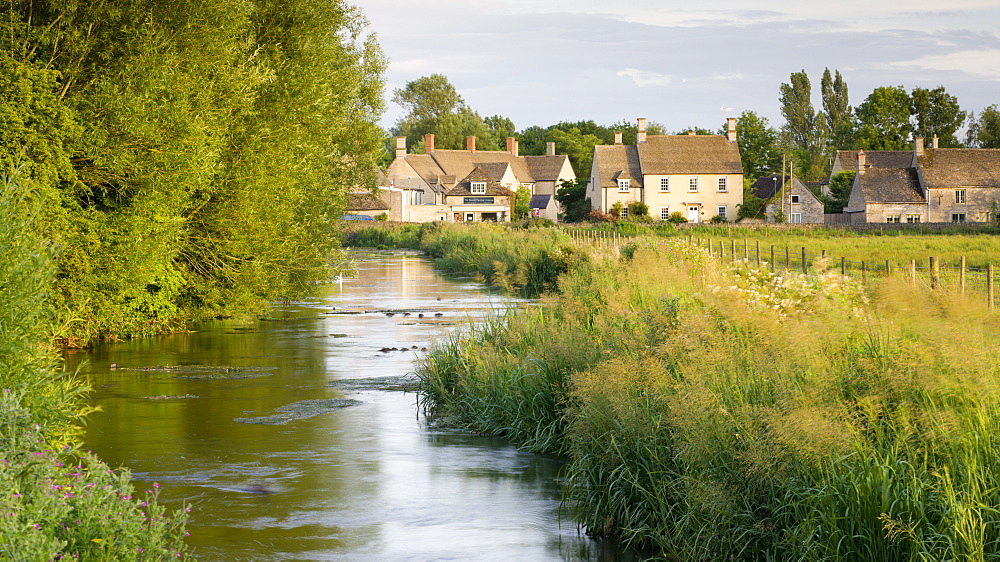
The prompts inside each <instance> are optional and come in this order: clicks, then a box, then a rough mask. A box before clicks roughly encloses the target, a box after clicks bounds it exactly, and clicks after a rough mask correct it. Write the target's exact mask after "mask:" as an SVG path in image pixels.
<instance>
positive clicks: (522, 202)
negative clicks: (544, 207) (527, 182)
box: [512, 188, 531, 220]
mask: <svg viewBox="0 0 1000 562" xmlns="http://www.w3.org/2000/svg"><path fill="white" fill-rule="evenodd" d="M512 214H513V218H514V220H523V219H526V218H528V217H529V216H530V215H531V190H530V189H527V188H520V189H517V190H516V191H514V205H513V209H512Z"/></svg>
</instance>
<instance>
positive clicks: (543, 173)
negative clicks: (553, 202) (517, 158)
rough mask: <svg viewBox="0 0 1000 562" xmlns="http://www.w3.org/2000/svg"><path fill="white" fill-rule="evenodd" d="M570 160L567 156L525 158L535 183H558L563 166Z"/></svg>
mask: <svg viewBox="0 0 1000 562" xmlns="http://www.w3.org/2000/svg"><path fill="white" fill-rule="evenodd" d="M568 160H569V157H568V156H566V155H565V154H560V155H557V156H525V157H524V161H525V163H527V165H528V170H529V171H530V172H531V175H532V177H534V178H535V181H558V180H559V174H560V173H561V172H562V170H563V166H564V165H565V164H566V162H567V161H568Z"/></svg>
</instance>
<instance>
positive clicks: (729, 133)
mask: <svg viewBox="0 0 1000 562" xmlns="http://www.w3.org/2000/svg"><path fill="white" fill-rule="evenodd" d="M726 139H727V140H729V142H736V118H735V117H727V118H726Z"/></svg>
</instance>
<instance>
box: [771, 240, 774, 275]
mask: <svg viewBox="0 0 1000 562" xmlns="http://www.w3.org/2000/svg"><path fill="white" fill-rule="evenodd" d="M771 273H774V244H771Z"/></svg>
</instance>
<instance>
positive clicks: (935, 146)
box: [931, 135, 938, 148]
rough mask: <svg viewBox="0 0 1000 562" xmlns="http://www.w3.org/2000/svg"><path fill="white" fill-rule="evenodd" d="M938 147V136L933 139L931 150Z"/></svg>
mask: <svg viewBox="0 0 1000 562" xmlns="http://www.w3.org/2000/svg"><path fill="white" fill-rule="evenodd" d="M937 147H938V137H937V135H934V137H933V138H932V139H931V148H937Z"/></svg>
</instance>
